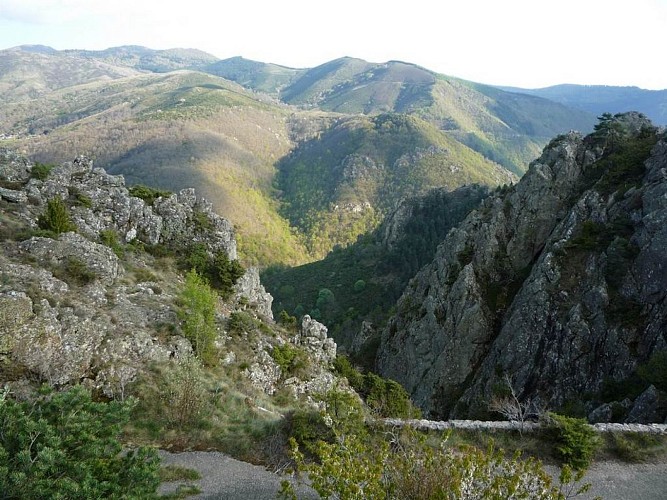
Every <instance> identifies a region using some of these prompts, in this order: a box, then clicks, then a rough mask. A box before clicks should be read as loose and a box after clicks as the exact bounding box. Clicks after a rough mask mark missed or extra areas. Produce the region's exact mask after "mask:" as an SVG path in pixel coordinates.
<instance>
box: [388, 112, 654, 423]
mask: <svg viewBox="0 0 667 500" xmlns="http://www.w3.org/2000/svg"><path fill="white" fill-rule="evenodd" d="M666 172H667V141H666V137H665V134H664V133H659V132H658V131H657V130H656V129H654V128H653V127H652V126H651V124H650V123H649V122H648V120H646V119H645V118H644V117H643V116H641V115H638V114H636V113H631V114H625V115H617V116H616V117H614V118H613V120H608V121H606V122H605V123H601V125H600V126H599V130H598V131H596V132H595V133H594V134H591V135H590V136H588V137H586V138H584V137H582V136H580V135H578V134H575V133H570V134H567V135H564V136H559V137H558V138H556V139H554V140H553V141H552V142H551V143H550V144H549V145H548V146H547V147H546V148H545V150H544V152H543V154H542V156H541V157H540V158H539V159H538V160H536V161H535V162H533V163H532V164H531V166H530V169H529V171H528V172H527V173H526V175H525V176H524V178H522V179H521V181H520V182H519V183H518V184H517V185H516V186H514V187H512V188H509V189H506V190H504V192H499V193H497V194H495V195H493V196H491V197H489V198H487V199H486V200H485V201H484V202H483V204H482V206H481V208H480V209H478V210H476V211H474V212H472V213H471V214H470V215H469V216H468V217H467V218H466V220H465V221H464V222H463V223H462V224H460V225H459V226H458V227H457V228H456V229H454V230H452V231H451V232H450V233H449V234H448V236H447V238H446V239H445V240H444V241H443V243H442V244H441V245H440V247H439V249H438V252H437V255H436V257H435V259H434V261H433V262H432V263H431V264H430V265H428V266H427V267H425V268H424V269H423V270H422V271H420V273H419V274H418V275H417V276H416V277H415V278H414V279H413V280H412V281H411V283H410V285H409V286H408V287H407V289H406V291H405V293H404V295H403V296H402V298H401V299H400V300H399V302H398V305H397V313H396V315H395V316H394V317H393V318H392V319H391V320H390V321H389V323H388V325H387V327H386V329H385V330H384V331H383V334H382V342H381V346H380V350H379V354H378V358H377V364H378V368H379V370H380V371H381V373H382V374H383V375H384V376H387V377H390V378H394V379H396V380H398V381H399V382H401V383H402V384H403V385H404V386H405V387H406V388H407V390H408V392H410V393H411V394H412V396H413V398H414V399H415V401H416V403H417V404H418V405H419V406H421V407H422V408H423V409H424V410H426V411H427V412H429V413H431V414H432V415H434V416H438V417H446V416H487V415H486V408H487V406H488V402H489V401H490V400H491V398H492V397H493V396H494V395H495V394H496V393H498V391H499V390H502V388H503V386H504V385H505V382H504V381H505V378H506V376H509V377H510V379H511V381H512V385H513V387H514V389H515V391H517V393H518V394H519V395H520V397H521V398H528V397H530V398H538V399H539V400H540V401H541V402H542V403H544V404H546V405H548V406H549V407H551V408H561V407H564V406H567V405H568V404H571V403H572V402H573V401H575V400H576V401H583V405H584V406H585V410H586V411H591V410H593V409H594V408H595V407H596V406H598V405H600V404H602V403H606V404H609V403H612V402H613V401H611V399H610V398H613V397H614V396H609V395H608V394H607V396H603V395H602V393H603V392H605V391H604V389H606V388H608V387H609V386H610V385H612V386H613V385H614V384H616V385H617V386H618V385H619V384H622V383H623V382H625V381H628V380H630V379H633V377H635V378H636V373H637V369H638V367H639V366H641V365H642V364H645V363H647V362H648V361H649V359H650V358H651V356H652V355H653V354H655V353H656V352H660V351H663V350H665V349H667V342H666V332H667V301H666V294H667V285H666V284H667V255H666V254H665V251H664V249H665V248H667V246H666V245H667V173H666ZM653 390H655V388H654V389H653ZM607 392H608V391H607ZM635 396H636V395H635ZM605 397H606V399H605ZM618 397H619V399H620V398H621V397H622V396H620V395H619V396H618ZM654 399H656V398H654ZM657 399H659V398H657ZM624 404H625V407H626V409H627V408H628V407H629V402H624ZM656 404H658V403H656ZM658 406H659V405H658ZM661 418H662V419H664V416H662V417H661Z"/></svg>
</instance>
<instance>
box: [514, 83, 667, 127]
mask: <svg viewBox="0 0 667 500" xmlns="http://www.w3.org/2000/svg"><path fill="white" fill-rule="evenodd" d="M501 88H502V89H504V90H507V91H509V92H516V93H520V94H529V95H534V96H538V97H543V98H545V99H549V100H551V101H555V102H559V103H561V104H564V105H565V106H568V107H570V108H576V109H581V110H583V111H588V112H589V113H594V114H595V115H601V114H603V113H612V114H613V113H622V112H625V111H639V112H641V113H644V114H645V115H646V116H648V117H649V118H650V119H651V120H652V121H653V123H655V124H656V125H667V90H646V89H640V88H638V87H614V86H609V85H572V84H566V85H554V86H553V87H545V88H542V89H521V88H516V87H501Z"/></svg>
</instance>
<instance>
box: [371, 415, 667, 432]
mask: <svg viewBox="0 0 667 500" xmlns="http://www.w3.org/2000/svg"><path fill="white" fill-rule="evenodd" d="M379 422H381V423H382V424H383V425H386V426H389V427H404V426H410V427H414V428H415V429H420V430H436V431H444V430H447V429H465V430H517V431H518V430H521V431H523V432H532V431H536V430H539V429H540V428H541V424H539V423H536V422H524V423H523V427H522V425H521V422H507V421H502V422H491V421H482V420H448V421H446V422H442V421H434V420H401V419H398V418H385V419H382V420H380V421H379ZM591 427H593V428H594V429H595V430H596V431H598V432H644V433H649V434H667V424H594V425H592V426H591Z"/></svg>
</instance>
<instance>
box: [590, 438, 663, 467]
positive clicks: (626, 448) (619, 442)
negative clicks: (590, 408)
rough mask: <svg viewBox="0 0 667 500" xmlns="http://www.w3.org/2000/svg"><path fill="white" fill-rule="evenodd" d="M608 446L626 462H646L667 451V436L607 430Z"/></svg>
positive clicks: (606, 439)
mask: <svg viewBox="0 0 667 500" xmlns="http://www.w3.org/2000/svg"><path fill="white" fill-rule="evenodd" d="M603 438H604V440H605V441H606V447H607V448H608V449H609V450H610V451H611V452H612V453H613V454H614V455H615V456H616V457H618V458H620V459H621V460H623V461H624V462H632V463H637V462H646V461H647V460H651V459H654V458H656V457H658V456H660V455H663V456H664V455H665V453H667V438H665V436H662V435H656V434H648V433H645V432H606V433H605V434H604V436H603Z"/></svg>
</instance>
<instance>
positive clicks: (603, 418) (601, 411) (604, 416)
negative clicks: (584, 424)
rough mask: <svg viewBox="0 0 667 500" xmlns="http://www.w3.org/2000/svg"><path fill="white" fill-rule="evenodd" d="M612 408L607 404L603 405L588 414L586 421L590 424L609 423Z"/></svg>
mask: <svg viewBox="0 0 667 500" xmlns="http://www.w3.org/2000/svg"><path fill="white" fill-rule="evenodd" d="M612 413H613V412H612V408H611V405H610V404H609V403H604V404H602V405H600V406H598V407H597V408H595V409H594V410H593V411H592V412H590V413H589V414H588V421H589V422H590V423H591V424H597V423H606V422H611V418H612Z"/></svg>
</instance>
